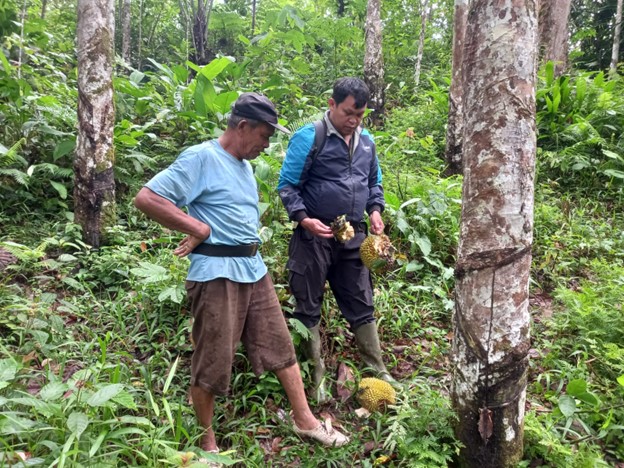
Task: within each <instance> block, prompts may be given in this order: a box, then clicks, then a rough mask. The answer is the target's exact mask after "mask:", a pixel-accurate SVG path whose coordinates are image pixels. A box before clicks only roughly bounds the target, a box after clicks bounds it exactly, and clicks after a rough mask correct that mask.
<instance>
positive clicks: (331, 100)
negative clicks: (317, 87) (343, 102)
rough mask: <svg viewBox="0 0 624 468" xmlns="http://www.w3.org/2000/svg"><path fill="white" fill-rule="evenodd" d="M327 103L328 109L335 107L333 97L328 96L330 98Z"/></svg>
mask: <svg viewBox="0 0 624 468" xmlns="http://www.w3.org/2000/svg"><path fill="white" fill-rule="evenodd" d="M327 105H329V108H330V109H333V108H335V107H336V101H334V98H331V97H330V98H329V99H328V100H327Z"/></svg>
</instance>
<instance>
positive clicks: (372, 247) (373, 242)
mask: <svg viewBox="0 0 624 468" xmlns="http://www.w3.org/2000/svg"><path fill="white" fill-rule="evenodd" d="M395 252H396V249H395V248H394V246H393V245H392V243H391V242H390V238H389V237H388V236H386V235H385V234H380V235H378V236H368V237H367V238H366V239H364V242H362V245H361V246H360V258H361V259H362V263H364V265H365V266H366V268H368V269H369V270H370V271H372V272H374V273H384V272H385V271H387V270H388V269H389V268H390V267H391V266H392V265H393V264H394V254H395Z"/></svg>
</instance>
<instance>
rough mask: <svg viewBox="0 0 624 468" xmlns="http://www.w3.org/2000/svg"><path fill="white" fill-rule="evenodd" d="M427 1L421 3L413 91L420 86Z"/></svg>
mask: <svg viewBox="0 0 624 468" xmlns="http://www.w3.org/2000/svg"><path fill="white" fill-rule="evenodd" d="M427 7H428V0H423V2H422V12H421V13H420V36H419V37H418V52H417V54H416V65H415V67H414V89H415V90H416V89H417V88H418V85H419V84H420V66H421V64H422V58H423V51H424V49H425V28H426V26H427Z"/></svg>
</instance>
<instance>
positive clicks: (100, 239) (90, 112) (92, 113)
mask: <svg viewBox="0 0 624 468" xmlns="http://www.w3.org/2000/svg"><path fill="white" fill-rule="evenodd" d="M114 12H115V4H114V0H78V27H77V29H78V30H77V37H78V39H77V48H78V140H77V145H76V158H75V161H74V178H75V183H74V214H75V219H76V222H77V223H78V224H80V225H81V226H82V231H83V237H84V240H85V242H87V243H88V244H90V245H91V246H93V247H96V248H97V247H99V246H100V245H101V244H103V243H104V241H105V233H106V227H109V226H112V225H114V224H115V222H116V219H115V216H116V215H115V179H114V175H113V166H114V155H115V152H114V146H113V126H114V117H115V109H114V104H113V62H114V60H113V54H114V44H113V41H114V39H113V38H114V37H115V22H114Z"/></svg>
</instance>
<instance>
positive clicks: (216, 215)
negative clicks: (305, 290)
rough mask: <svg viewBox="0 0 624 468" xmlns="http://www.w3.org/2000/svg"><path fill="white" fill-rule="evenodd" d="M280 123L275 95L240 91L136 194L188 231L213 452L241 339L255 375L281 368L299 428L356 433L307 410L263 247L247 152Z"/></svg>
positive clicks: (201, 414) (194, 369)
mask: <svg viewBox="0 0 624 468" xmlns="http://www.w3.org/2000/svg"><path fill="white" fill-rule="evenodd" d="M276 128H277V129H279V130H281V131H284V132H288V130H286V129H285V128H284V127H282V126H281V125H279V124H278V123H277V111H276V110H275V107H274V106H273V104H272V103H271V101H270V100H269V99H267V98H266V97H264V96H262V95H260V94H256V93H244V94H242V95H241V96H240V97H239V98H238V100H237V101H236V102H235V103H234V105H233V106H232V113H231V115H230V118H229V120H228V127H227V129H226V131H225V132H224V133H223V135H221V136H220V137H219V138H218V139H216V140H211V141H208V142H205V143H201V144H199V145H196V146H192V147H190V148H188V149H187V150H185V151H184V152H182V154H180V156H179V157H178V158H177V159H176V160H175V162H174V163H173V164H172V165H171V166H169V167H168V168H167V169H165V170H164V171H162V172H160V173H159V174H157V175H156V176H155V177H154V178H153V179H152V180H150V181H149V182H148V183H147V184H146V185H145V187H143V188H142V189H141V191H140V192H139V193H138V194H137V196H136V199H135V205H136V207H137V208H139V209H140V210H141V211H143V212H144V213H146V214H147V215H148V216H149V217H150V218H152V219H154V220H156V221H157V222H159V223H160V224H162V225H163V226H165V227H167V228H169V229H174V230H177V231H180V232H183V233H184V234H186V237H185V238H184V239H183V240H182V241H181V242H180V244H179V245H178V247H177V248H176V249H175V250H174V254H175V255H178V256H180V257H184V256H187V255H188V256H189V258H190V260H191V266H190V268H189V272H188V276H187V282H186V289H187V294H188V298H189V302H190V308H191V313H192V314H193V317H194V321H193V330H192V335H193V341H194V342H195V350H194V352H193V357H192V360H191V396H192V399H193V406H194V407H195V411H196V413H197V417H198V419H199V422H200V423H201V425H202V426H203V427H204V428H205V432H204V435H203V436H202V439H201V447H202V449H204V450H206V451H208V452H218V448H217V441H216V437H215V433H214V430H213V427H212V418H213V415H214V403H215V395H226V394H227V393H228V390H229V384H230V378H231V372H232V362H233V359H234V354H235V351H236V347H237V345H238V343H239V342H242V343H243V345H244V347H245V349H246V351H247V355H248V357H249V360H250V362H251V365H252V367H253V370H254V372H255V373H256V375H259V374H261V373H262V372H264V371H273V372H275V374H276V375H277V377H278V378H279V380H280V382H281V383H282V385H283V386H284V389H285V390H286V394H287V396H288V399H289V401H290V403H291V405H292V409H293V419H294V421H293V429H294V431H295V432H296V433H297V434H299V435H304V436H308V437H312V438H314V439H316V440H318V441H320V442H322V443H323V444H325V445H330V446H331V445H335V446H340V445H344V444H345V443H347V442H348V440H349V439H348V437H346V436H345V435H344V434H341V433H340V432H338V431H336V430H334V429H331V427H329V428H328V427H327V426H326V425H323V424H321V423H320V422H319V421H318V420H317V419H316V418H315V417H314V415H313V414H312V413H311V411H310V408H309V406H308V403H307V401H306V398H305V393H304V389H303V383H302V380H301V374H300V371H299V366H298V364H297V360H296V357H295V351H294V347H293V344H292V340H291V338H290V334H289V332H288V328H287V326H286V321H285V319H284V315H283V313H282V310H281V307H280V304H279V301H278V299H277V295H276V294H275V289H274V288H273V283H272V281H271V278H270V276H269V275H268V274H267V268H266V265H265V264H264V262H263V261H262V257H261V256H260V253H259V252H258V244H259V242H260V238H259V236H258V228H259V224H260V219H259V218H260V217H259V210H258V193H257V186H256V180H255V177H254V174H253V171H252V168H251V165H250V164H249V160H251V159H254V158H256V157H257V156H258V155H259V154H260V153H261V152H262V151H263V150H264V149H265V148H267V147H268V146H269V138H270V137H271V136H272V135H273V133H274V132H275V129H276ZM183 207H186V208H187V210H188V214H187V213H185V212H184V211H183V210H182V209H181V208H183Z"/></svg>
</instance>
